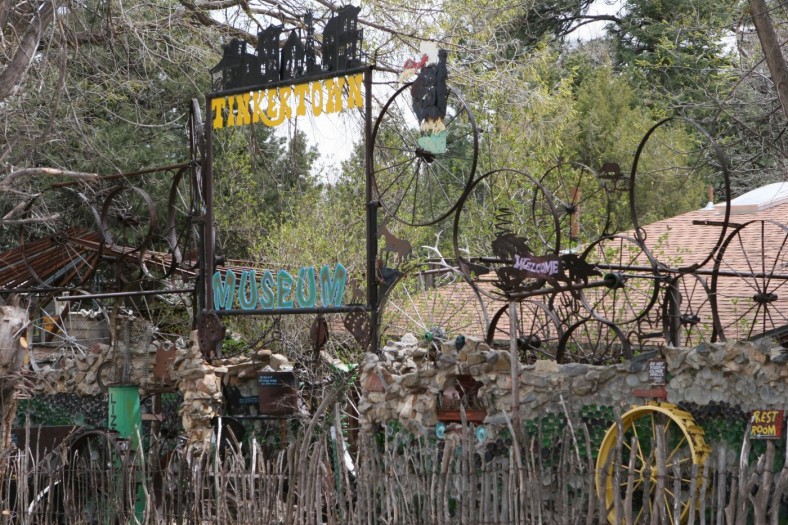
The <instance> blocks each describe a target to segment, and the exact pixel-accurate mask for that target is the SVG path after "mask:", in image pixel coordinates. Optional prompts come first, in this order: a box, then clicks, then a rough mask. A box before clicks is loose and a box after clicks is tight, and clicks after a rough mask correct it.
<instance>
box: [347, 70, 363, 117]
mask: <svg viewBox="0 0 788 525" xmlns="http://www.w3.org/2000/svg"><path fill="white" fill-rule="evenodd" d="M363 79H364V75H362V74H361V73H359V74H358V75H353V76H352V77H347V107H348V109H353V108H360V107H361V106H363V105H364V97H362V96H361V81H362V80H363Z"/></svg>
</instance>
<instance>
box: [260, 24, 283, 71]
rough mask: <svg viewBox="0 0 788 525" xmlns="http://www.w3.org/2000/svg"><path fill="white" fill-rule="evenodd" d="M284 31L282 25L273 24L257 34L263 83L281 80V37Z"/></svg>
mask: <svg viewBox="0 0 788 525" xmlns="http://www.w3.org/2000/svg"><path fill="white" fill-rule="evenodd" d="M282 29H283V26H281V25H276V26H275V25H273V24H271V25H269V26H268V27H267V28H265V29H264V30H262V31H260V32H259V33H257V60H258V61H259V62H260V72H261V75H262V80H263V82H276V81H277V80H279V69H280V67H279V35H281V34H282Z"/></svg>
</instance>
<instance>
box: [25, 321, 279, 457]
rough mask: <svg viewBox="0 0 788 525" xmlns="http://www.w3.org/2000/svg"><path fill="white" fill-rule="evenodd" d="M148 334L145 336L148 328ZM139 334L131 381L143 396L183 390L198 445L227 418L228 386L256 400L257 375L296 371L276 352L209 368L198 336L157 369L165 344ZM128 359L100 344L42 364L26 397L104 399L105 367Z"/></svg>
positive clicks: (187, 423)
mask: <svg viewBox="0 0 788 525" xmlns="http://www.w3.org/2000/svg"><path fill="white" fill-rule="evenodd" d="M142 330H143V332H144V327H143V329H142ZM138 335H139V336H138V337H137V336H135V337H134V338H131V341H133V344H132V346H131V348H130V349H129V355H130V358H131V363H130V366H129V371H130V374H129V378H128V382H129V383H130V384H135V385H139V386H140V391H141V394H142V395H145V394H146V393H147V392H150V391H152V390H153V389H167V388H172V389H175V388H177V389H178V391H180V393H181V394H182V396H183V405H182V406H181V409H180V417H181V423H182V425H183V429H184V431H185V432H186V434H187V435H188V437H189V439H190V440H191V441H193V442H203V443H207V442H208V441H209V440H210V435H211V421H212V420H213V418H214V417H215V416H218V415H222V414H223V413H224V409H223V405H224V399H223V393H222V384H224V385H232V386H234V387H236V388H237V389H238V391H239V392H240V393H241V395H243V396H254V395H257V392H258V388H259V387H258V384H257V376H258V374H259V373H260V372H261V371H264V370H272V371H281V370H289V369H291V368H292V365H291V364H290V363H289V362H288V360H287V358H285V357H284V356H283V355H280V354H275V353H272V352H271V351H270V350H259V351H257V352H256V353H255V354H254V355H251V356H240V357H233V358H229V359H217V360H214V361H213V362H212V363H207V362H206V361H205V360H204V359H203V357H202V354H201V353H200V350H199V345H198V344H197V333H196V332H193V333H192V334H191V337H190V338H189V342H188V343H186V344H180V345H177V346H175V347H174V351H175V355H174V359H166V360H165V361H164V362H163V363H160V364H161V366H159V367H158V368H159V369H158V370H156V369H157V353H159V351H160V344H157V343H155V342H153V340H152V339H151V338H150V337H145V335H144V333H141V334H138ZM168 346H171V345H168ZM122 355H123V354H122V352H121V351H120V350H119V349H118V348H117V347H115V346H112V347H110V346H108V345H103V344H97V345H94V347H93V348H91V349H90V350H89V351H87V352H86V354H85V355H75V356H65V355H64V356H60V357H59V358H57V359H55V360H52V361H50V362H44V361H43V360H39V363H38V365H37V370H36V371H35V372H34V376H33V377H32V378H31V380H30V381H27V382H26V383H27V385H28V388H26V391H25V393H24V396H25V397H46V396H52V395H56V394H77V395H79V396H83V397H85V398H87V397H96V396H103V394H104V392H103V391H102V389H101V387H100V385H99V382H98V381H97V376H98V374H99V369H100V368H102V366H103V365H104V364H105V363H112V366H118V365H120V364H122V363H123V357H122ZM159 358H160V356H159Z"/></svg>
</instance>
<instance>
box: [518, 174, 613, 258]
mask: <svg viewBox="0 0 788 525" xmlns="http://www.w3.org/2000/svg"><path fill="white" fill-rule="evenodd" d="M539 182H541V183H542V185H543V186H544V187H545V188H547V189H548V190H549V191H550V193H551V195H552V197H553V202H554V204H555V208H556V211H557V213H558V221H559V224H560V230H561V238H562V239H564V245H565V247H566V248H568V249H572V248H573V247H574V246H576V245H587V244H588V243H591V242H594V241H596V240H598V239H600V238H601V237H602V236H603V235H605V234H606V233H607V230H608V227H609V225H610V196H609V194H608V191H607V189H606V188H605V185H604V184H603V183H602V181H601V180H600V179H599V176H598V175H597V174H596V173H595V172H594V170H592V169H591V168H589V167H588V166H585V165H583V164H579V163H563V164H559V165H557V166H554V167H553V168H551V169H549V170H548V171H547V172H546V173H545V174H544V175H543V176H542V178H541V179H540V181H539ZM544 195H545V194H544V192H542V191H541V190H540V189H539V188H534V192H533V197H532V201H533V210H539V209H543V208H544V205H542V204H540V203H539V202H538V201H539V199H542V198H544ZM541 220H542V218H541V217H539V216H538V215H536V216H534V222H535V224H536V226H537V228H536V231H537V234H538V235H543V234H542V233H541V232H542V231H543V229H544V226H548V228H547V231H550V228H549V226H550V225H544V224H541ZM544 241H545V243H549V242H551V240H550V239H544ZM562 248H563V247H562Z"/></svg>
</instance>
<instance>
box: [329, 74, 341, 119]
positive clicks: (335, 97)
mask: <svg viewBox="0 0 788 525" xmlns="http://www.w3.org/2000/svg"><path fill="white" fill-rule="evenodd" d="M325 86H326V91H327V92H328V100H326V113H338V112H340V111H342V88H343V87H345V77H340V78H330V79H328V80H326V81H325Z"/></svg>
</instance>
